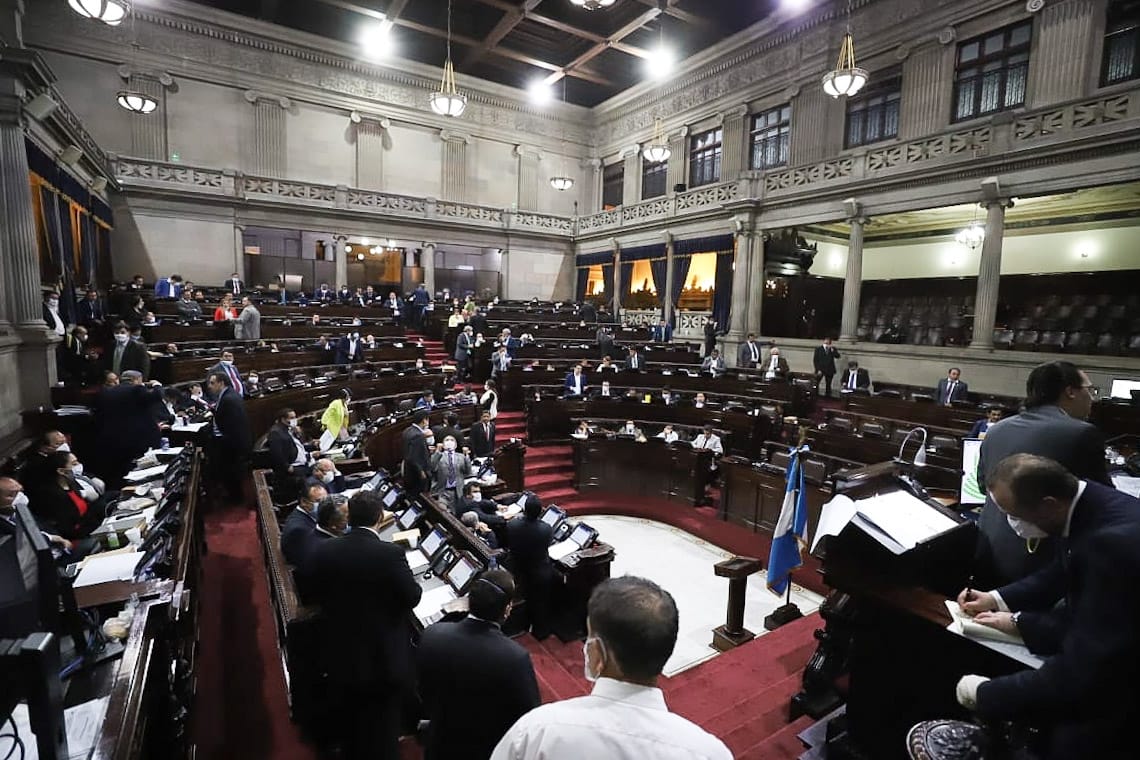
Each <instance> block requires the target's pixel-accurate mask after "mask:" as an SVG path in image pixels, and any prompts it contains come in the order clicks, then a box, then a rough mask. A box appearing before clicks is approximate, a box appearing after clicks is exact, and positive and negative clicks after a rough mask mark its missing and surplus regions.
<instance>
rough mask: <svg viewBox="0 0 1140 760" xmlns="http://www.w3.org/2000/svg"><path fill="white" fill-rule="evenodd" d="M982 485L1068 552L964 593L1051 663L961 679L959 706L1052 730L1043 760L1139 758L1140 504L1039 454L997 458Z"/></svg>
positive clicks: (967, 602)
mask: <svg viewBox="0 0 1140 760" xmlns="http://www.w3.org/2000/svg"><path fill="white" fill-rule="evenodd" d="M987 485H988V486H989V492H990V496H991V498H992V499H993V501H994V503H995V504H996V505H998V509H1000V510H1001V512H1003V513H1004V514H1005V517H1006V520H1007V521H1008V522H1009V524H1010V526H1011V527H1012V528H1013V529H1014V530H1015V531H1016V532H1017V533H1018V535H1020V536H1022V537H1024V538H1025V539H1027V540H1032V539H1033V538H1034V537H1038V538H1040V537H1044V536H1053V537H1055V538H1057V539H1059V540H1060V541H1062V542H1064V544H1065V547H1064V548H1065V551H1064V552H1058V554H1057V557H1056V558H1055V559H1054V560H1053V562H1052V563H1051V564H1050V565H1047V566H1046V567H1044V568H1042V569H1040V570H1038V571H1037V572H1036V573H1034V574H1032V575H1030V576H1028V577H1026V578H1023V579H1022V580H1020V581H1015V582H1014V583H1011V584H1009V585H1007V586H1002V587H1001V588H999V589H995V590H993V591H990V592H978V591H974V590H971V589H966V590H965V591H963V592H962V593H961V594H960V595H959V597H958V603H959V604H960V605H961V606H962V608H963V610H964V611H965V612H966V613H967V614H969V615H973V616H974V617H975V620H976V621H977V622H979V623H982V624H984V625H988V626H990V627H993V628H996V629H998V630H1000V631H1004V632H1006V633H1016V634H1020V636H1021V637H1022V638H1023V639H1024V640H1025V643H1026V646H1028V647H1029V649H1030V651H1032V652H1034V653H1036V654H1039V655H1044V656H1046V658H1047V659H1046V660H1045V663H1044V664H1043V665H1042V666H1041V667H1040V668H1039V669H1037V670H1025V671H1022V672H1019V673H1015V674H1013V675H1009V676H1004V677H1000V678H994V679H988V678H984V677H982V676H977V675H967V676H964V677H963V678H962V679H961V680H960V681H959V682H958V686H957V697H958V701H959V702H960V703H961V704H962V705H963V706H964V707H966V708H968V709H971V710H975V711H977V712H978V714H979V715H981V716H982V717H984V718H988V719H991V720H1012V721H1017V722H1024V723H1029V724H1034V725H1037V726H1038V727H1039V728H1041V729H1043V730H1046V732H1047V736H1048V738H1047V740H1046V743H1045V747H1044V748H1043V755H1044V756H1045V757H1047V758H1051V759H1053V758H1055V759H1056V760H1061V759H1062V758H1066V759H1067V758H1077V757H1089V758H1094V757H1095V758H1123V757H1135V756H1136V751H1137V749H1136V738H1135V724H1136V719H1137V716H1140V691H1137V689H1136V684H1137V681H1138V680H1140V659H1137V657H1136V643H1137V641H1140V615H1138V614H1137V610H1140V585H1138V584H1137V583H1136V578H1137V577H1140V551H1138V550H1140V500H1138V499H1135V498H1133V497H1131V496H1128V495H1127V494H1124V493H1122V492H1120V491H1117V490H1115V489H1113V488H1110V487H1107V486H1103V485H1101V484H1099V483H1096V482H1094V481H1091V480H1079V479H1078V478H1077V477H1076V476H1074V475H1072V474H1070V473H1069V471H1068V470H1066V469H1065V467H1064V466H1062V465H1061V464H1059V463H1057V462H1055V461H1054V460H1051V459H1046V458H1045V457H1039V456H1035V455H1032V454H1015V455H1013V456H1010V457H1007V458H1006V459H1004V460H1002V462H1001V463H1000V464H999V465H998V466H997V468H996V469H995V470H994V471H993V473H992V474H991V475H990V476H989V477H988V478H987ZM1062 601H1063V602H1064V604H1060V603H1061V602H1062ZM1127 748H1131V749H1127Z"/></svg>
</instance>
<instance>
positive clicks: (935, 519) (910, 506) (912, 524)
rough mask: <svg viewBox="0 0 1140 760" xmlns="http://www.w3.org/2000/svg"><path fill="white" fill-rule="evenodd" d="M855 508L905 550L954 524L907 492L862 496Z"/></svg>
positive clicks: (954, 523)
mask: <svg viewBox="0 0 1140 760" xmlns="http://www.w3.org/2000/svg"><path fill="white" fill-rule="evenodd" d="M856 510H857V511H858V513H859V515H861V516H862V517H864V518H866V519H867V520H869V521H870V522H871V523H873V524H874V525H875V526H876V527H878V528H879V529H880V530H881V531H883V532H884V533H886V534H887V535H888V536H890V537H891V538H893V539H894V540H895V541H897V542H898V543H899V544H900V545H902V547H903V548H904V549H906V550H910V549H913V548H914V547H915V545H916V544H918V543H920V542H922V541H926V540H927V539H930V538H933V537H934V536H937V535H938V534H939V533H942V532H944V531H947V530H950V529H951V528H953V527H954V526H955V525H957V523H956V522H954V521H953V520H951V519H950V518H949V517H947V516H946V515H944V514H942V513H941V512H939V511H938V510H936V509H934V507H931V506H930V505H928V504H926V503H924V502H922V501H919V500H918V499H916V498H915V497H914V496H912V495H911V494H909V493H907V492H906V491H891V492H890V493H884V494H879V495H878V496H872V497H871V498H869V499H862V500H860V501H859V503H858V504H857V505H856Z"/></svg>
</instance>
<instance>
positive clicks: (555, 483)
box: [523, 472, 574, 492]
mask: <svg viewBox="0 0 1140 760" xmlns="http://www.w3.org/2000/svg"><path fill="white" fill-rule="evenodd" d="M523 482H524V483H525V484H526V488H527V490H528V491H535V492H538V491H549V490H554V489H557V488H568V487H571V486H572V484H573V483H574V476H573V475H572V474H570V473H566V472H545V473H541V474H539V475H531V474H530V473H529V472H528V473H526V474H525V475H524V477H523Z"/></svg>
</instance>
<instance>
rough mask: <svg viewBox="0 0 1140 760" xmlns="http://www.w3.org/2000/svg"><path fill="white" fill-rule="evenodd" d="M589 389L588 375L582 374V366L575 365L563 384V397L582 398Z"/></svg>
mask: <svg viewBox="0 0 1140 760" xmlns="http://www.w3.org/2000/svg"><path fill="white" fill-rule="evenodd" d="M588 387H589V384H588V383H587V382H586V375H585V374H584V373H583V372H582V365H581V364H575V365H574V369H572V370H570V372H569V373H568V374H567V375H566V380H565V381H564V382H563V383H562V395H563V396H564V397H571V396H575V397H580V396H581V395H582V394H583V393H585V392H586V388H588Z"/></svg>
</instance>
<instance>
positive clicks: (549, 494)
mask: <svg viewBox="0 0 1140 760" xmlns="http://www.w3.org/2000/svg"><path fill="white" fill-rule="evenodd" d="M527 490H529V491H534V489H533V488H530V487H529V486H528V487H527ZM534 492H535V493H536V494H538V496H539V498H540V499H542V501H543V503H545V504H551V503H556V504H558V505H559V506H561V505H562V503H563V501H564V500H565V499H569V498H572V497H574V496H577V495H578V489H576V488H574V487H573V486H564V487H561V488H550V489H546V490H543V491H534Z"/></svg>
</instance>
